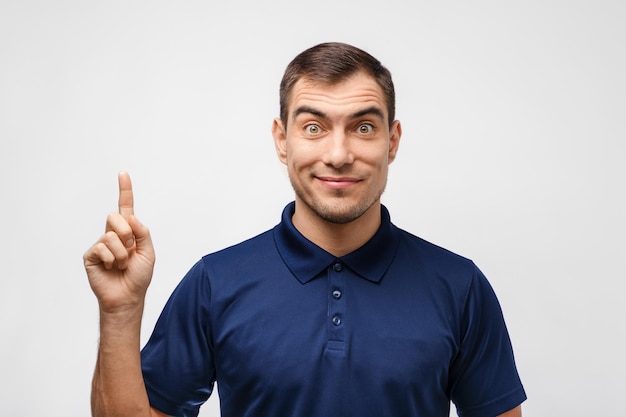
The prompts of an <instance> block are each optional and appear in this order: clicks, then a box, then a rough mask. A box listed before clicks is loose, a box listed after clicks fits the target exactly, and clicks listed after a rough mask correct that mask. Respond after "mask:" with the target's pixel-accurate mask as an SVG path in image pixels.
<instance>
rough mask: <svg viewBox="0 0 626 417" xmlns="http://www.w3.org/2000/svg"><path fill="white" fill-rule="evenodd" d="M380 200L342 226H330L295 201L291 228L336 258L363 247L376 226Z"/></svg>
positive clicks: (376, 228) (299, 202)
mask: <svg viewBox="0 0 626 417" xmlns="http://www.w3.org/2000/svg"><path fill="white" fill-rule="evenodd" d="M380 211H381V208H380V201H377V202H376V203H375V204H373V205H372V207H370V208H369V209H368V210H367V211H366V212H365V213H363V215H362V216H360V217H359V218H357V219H355V220H353V221H351V222H349V223H344V224H337V223H331V222H329V221H327V220H324V219H323V218H321V217H320V216H318V215H317V214H316V213H315V212H313V211H312V210H311V209H310V208H309V207H308V206H307V205H306V204H304V203H303V202H302V201H299V200H298V199H296V211H295V213H294V215H293V219H292V221H293V225H294V226H295V228H296V229H298V231H299V232H300V233H302V235H303V236H304V237H306V238H307V239H309V240H310V241H311V242H313V243H315V244H316V245H317V246H319V247H320V248H322V249H324V250H325V251H326V252H328V253H331V254H333V255H335V256H337V257H339V256H344V255H347V254H348V253H350V252H353V251H355V250H357V249H358V248H360V247H361V246H363V245H364V244H365V243H366V242H367V241H368V240H370V239H371V238H372V236H374V234H375V233H376V231H377V230H378V228H379V226H380Z"/></svg>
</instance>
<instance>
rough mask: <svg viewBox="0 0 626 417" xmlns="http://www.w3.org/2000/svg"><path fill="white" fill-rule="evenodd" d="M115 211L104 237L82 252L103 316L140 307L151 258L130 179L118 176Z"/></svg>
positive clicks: (150, 272) (150, 270) (149, 275)
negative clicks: (136, 213)
mask: <svg viewBox="0 0 626 417" xmlns="http://www.w3.org/2000/svg"><path fill="white" fill-rule="evenodd" d="M118 179H119V190H120V191H119V192H120V194H119V202H118V206H119V211H118V212H114V213H111V214H109V216H108V217H107V222H106V229H105V234H104V235H103V236H102V237H101V238H100V239H99V240H98V241H97V242H96V243H95V244H94V245H93V246H92V247H91V248H89V249H88V250H87V252H85V254H84V256H83V261H84V264H85V270H86V271H87V277H88V278H89V284H90V285H91V288H92V290H93V292H94V294H95V295H96V297H97V298H98V302H99V304H100V309H101V311H102V312H106V313H118V312H123V311H124V310H125V309H128V308H134V307H138V306H143V301H144V297H145V293H146V290H147V289H148V286H149V285H150V280H151V279H152V271H153V269H154V262H155V254H154V248H153V245H152V239H151V237H150V231H149V230H148V228H147V227H145V226H144V225H143V224H141V223H140V222H139V221H138V220H137V218H136V217H135V214H134V201H133V189H132V184H131V181H130V176H129V175H128V174H127V173H125V172H121V173H120V174H119V177H118Z"/></svg>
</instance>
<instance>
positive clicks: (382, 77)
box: [280, 42, 396, 128]
mask: <svg viewBox="0 0 626 417" xmlns="http://www.w3.org/2000/svg"><path fill="white" fill-rule="evenodd" d="M360 71H363V72H365V73H366V74H369V75H371V76H372V77H373V78H374V79H375V80H376V82H377V83H378V85H379V86H380V88H381V89H382V91H383V94H384V95H385V101H386V103H387V112H388V115H389V126H391V124H392V123H393V121H394V118H395V113H396V95H395V90H394V88H393V81H392V80H391V73H390V72H389V70H388V69H387V68H385V67H384V66H383V65H382V64H381V63H380V61H379V60H378V59H376V58H374V57H373V56H372V55H370V54H368V53H367V52H365V51H363V50H361V49H359V48H357V47H354V46H352V45H348V44H345V43H339V42H329V43H321V44H319V45H316V46H313V47H311V48H309V49H307V50H305V51H303V52H301V53H300V54H299V55H298V56H296V57H295V58H294V59H293V61H291V62H290V63H289V65H288V66H287V69H285V73H284V75H283V79H282V80H281V82H280V118H281V120H282V121H283V125H284V126H285V128H286V127H287V118H288V114H289V108H288V107H289V99H290V95H291V92H292V90H293V87H294V85H295V84H296V83H297V82H298V81H299V80H300V79H302V78H306V79H308V80H311V81H314V82H321V83H325V84H331V85H332V84H337V83H339V82H341V81H343V80H345V79H346V78H348V77H350V76H352V75H354V74H356V73H357V72H360Z"/></svg>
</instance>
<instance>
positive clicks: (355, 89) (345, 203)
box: [272, 73, 401, 224]
mask: <svg viewBox="0 0 626 417" xmlns="http://www.w3.org/2000/svg"><path fill="white" fill-rule="evenodd" d="M385 103H386V102H385V97H384V95H383V92H382V89H381V88H380V87H379V86H378V84H377V83H376V81H375V80H374V79H373V78H372V77H370V76H368V75H367V74H365V73H357V74H355V75H353V76H351V77H350V78H348V79H346V80H345V81H343V82H341V83H339V84H336V85H328V84H320V83H314V82H311V81H309V80H306V79H301V80H300V81H298V82H297V83H296V85H295V87H294V89H293V91H292V93H291V97H290V101H289V116H288V117H289V119H288V122H287V129H286V130H285V129H284V126H283V124H282V122H281V120H280V119H276V120H275V121H274V126H273V128H272V131H273V135H274V140H275V144H276V151H277V153H278V156H279V158H280V160H281V161H282V162H283V163H284V164H285V165H286V166H287V169H288V172H289V179H290V181H291V184H292V186H293V188H294V190H295V192H296V210H301V209H300V207H302V209H304V210H306V211H309V212H311V213H314V214H315V215H317V216H319V217H321V218H322V219H324V220H326V221H328V222H331V223H337V224H345V223H349V222H351V221H353V220H356V219H358V218H359V217H361V216H362V215H363V214H364V213H365V212H367V211H368V210H369V209H371V208H372V207H377V206H378V205H379V204H380V196H381V195H382V193H383V191H384V189H385V185H386V183H387V172H388V166H389V164H390V163H391V162H392V161H393V159H394V158H395V155H396V151H397V149H398V144H399V141H400V136H401V128H400V124H399V122H397V121H395V122H393V124H392V126H391V127H390V126H389V125H388V121H387V117H388V113H387V107H386V104H385Z"/></svg>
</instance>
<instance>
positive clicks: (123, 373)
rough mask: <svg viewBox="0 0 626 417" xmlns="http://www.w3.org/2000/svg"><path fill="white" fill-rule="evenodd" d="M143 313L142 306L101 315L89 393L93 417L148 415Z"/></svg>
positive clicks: (138, 416)
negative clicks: (142, 362) (141, 342)
mask: <svg viewBox="0 0 626 417" xmlns="http://www.w3.org/2000/svg"><path fill="white" fill-rule="evenodd" d="M142 312H143V306H140V307H137V308H135V309H133V310H132V311H127V312H125V313H124V314H121V315H120V314H117V315H110V314H105V313H103V312H101V313H100V346H99V349H98V359H97V362H96V370H95V373H94V377H93V384H92V392H91V406H92V415H93V416H94V417H117V416H137V417H142V416H146V417H148V416H150V405H149V402H148V396H147V393H146V388H145V385H144V382H143V376H142V373H141V358H140V330H141V317H142Z"/></svg>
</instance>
